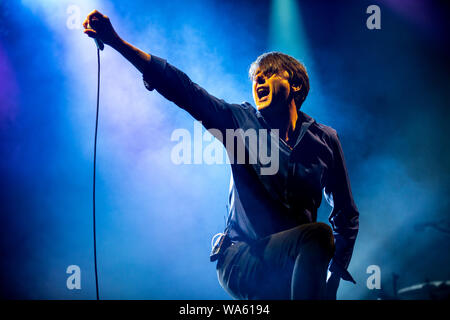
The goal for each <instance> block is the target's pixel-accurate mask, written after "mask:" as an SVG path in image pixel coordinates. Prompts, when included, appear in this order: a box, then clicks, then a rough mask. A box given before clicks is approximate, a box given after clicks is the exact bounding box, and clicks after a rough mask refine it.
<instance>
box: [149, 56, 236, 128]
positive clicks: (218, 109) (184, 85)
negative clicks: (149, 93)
mask: <svg viewBox="0 0 450 320" xmlns="http://www.w3.org/2000/svg"><path fill="white" fill-rule="evenodd" d="M143 80H144V85H145V87H146V88H147V89H148V90H153V89H156V90H157V91H158V92H159V93H160V94H161V95H163V96H164V97H165V98H166V99H168V100H170V101H172V102H174V103H175V104H176V105H178V106H179V107H180V108H182V109H184V110H186V111H187V112H189V114H191V115H192V116H193V117H194V118H195V119H196V120H198V121H201V122H202V124H203V125H204V126H205V127H206V128H207V129H211V128H215V129H219V130H221V131H224V130H225V129H227V128H230V129H231V128H234V127H235V123H234V121H233V109H236V108H238V107H239V106H238V105H235V104H230V103H227V102H225V101H224V100H222V99H218V98H216V97H214V96H213V95H211V94H209V93H208V92H207V91H206V90H205V89H203V88H202V87H200V86H199V85H198V84H196V83H194V82H192V81H191V79H190V78H189V77H188V76H187V75H186V74H185V73H184V72H182V71H181V70H179V69H177V68H176V67H174V66H172V65H171V64H169V63H168V62H167V61H166V60H164V59H161V58H159V57H157V56H154V55H152V56H151V59H150V62H149V63H148V65H147V68H146V69H145V70H144V73H143Z"/></svg>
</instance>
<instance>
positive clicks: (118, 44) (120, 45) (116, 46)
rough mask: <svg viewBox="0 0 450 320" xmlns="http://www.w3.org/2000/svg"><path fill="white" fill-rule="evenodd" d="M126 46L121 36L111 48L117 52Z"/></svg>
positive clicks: (115, 39)
mask: <svg viewBox="0 0 450 320" xmlns="http://www.w3.org/2000/svg"><path fill="white" fill-rule="evenodd" d="M124 44H125V41H123V40H122V38H120V37H119V36H118V37H117V38H114V39H113V40H112V41H111V43H110V44H109V45H110V47H111V48H113V49H114V50H116V51H119V52H120V51H121V49H122V48H123V46H124Z"/></svg>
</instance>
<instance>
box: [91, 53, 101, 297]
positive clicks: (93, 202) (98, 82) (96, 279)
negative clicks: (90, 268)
mask: <svg viewBox="0 0 450 320" xmlns="http://www.w3.org/2000/svg"><path fill="white" fill-rule="evenodd" d="M97 65H98V67H97V112H96V116H95V138H94V180H93V190H92V204H93V206H92V209H93V212H92V213H93V217H92V218H93V227H94V267H95V293H96V297H97V300H100V298H99V293H98V274H97V237H96V231H95V229H96V228H95V167H96V162H97V131H98V111H99V109H100V108H99V106H100V49H99V48H98V47H97Z"/></svg>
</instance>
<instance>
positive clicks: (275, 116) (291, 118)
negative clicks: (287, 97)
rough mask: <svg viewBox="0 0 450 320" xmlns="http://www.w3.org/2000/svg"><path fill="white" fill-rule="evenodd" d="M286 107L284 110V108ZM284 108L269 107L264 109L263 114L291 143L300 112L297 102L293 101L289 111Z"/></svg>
mask: <svg viewBox="0 0 450 320" xmlns="http://www.w3.org/2000/svg"><path fill="white" fill-rule="evenodd" d="M282 109H284V110H282ZM285 110H286V107H284V108H267V109H262V110H261V114H262V115H263V116H264V119H265V120H266V121H267V122H268V124H269V126H270V127H271V128H274V129H279V130H280V137H281V138H282V139H283V140H284V141H286V142H288V143H289V144H291V142H292V141H291V140H292V138H293V135H294V131H295V128H296V125H297V120H298V112H297V107H296V106H295V103H291V104H290V105H289V107H288V112H286V111H285Z"/></svg>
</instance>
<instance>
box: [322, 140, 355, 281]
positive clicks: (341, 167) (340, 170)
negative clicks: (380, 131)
mask: <svg viewBox="0 0 450 320" xmlns="http://www.w3.org/2000/svg"><path fill="white" fill-rule="evenodd" d="M331 148H332V150H333V165H332V167H331V170H330V175H329V179H328V183H327V186H326V187H325V190H324V193H325V198H326V200H327V201H328V203H329V204H330V205H331V206H332V207H333V210H332V211H331V214H330V216H329V218H328V220H329V221H330V223H331V226H332V228H333V235H334V238H335V246H336V251H335V255H334V257H333V259H332V260H331V262H330V265H329V270H330V272H336V273H338V275H339V276H340V277H341V278H342V279H344V280H348V281H352V282H355V280H353V278H352V276H351V275H350V274H349V273H348V271H347V268H348V265H349V264H350V259H351V257H352V254H353V247H354V245H355V240H356V236H357V234H358V229H359V212H358V209H357V208H356V205H355V202H354V200H353V195H352V191H351V188H350V180H349V177H348V173H347V167H346V165H345V159H344V153H343V151H342V147H341V143H340V141H339V137H338V135H337V133H336V132H334V133H333V134H332V135H331Z"/></svg>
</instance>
